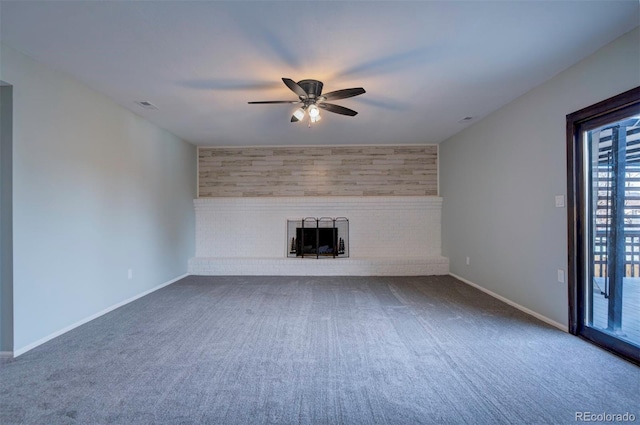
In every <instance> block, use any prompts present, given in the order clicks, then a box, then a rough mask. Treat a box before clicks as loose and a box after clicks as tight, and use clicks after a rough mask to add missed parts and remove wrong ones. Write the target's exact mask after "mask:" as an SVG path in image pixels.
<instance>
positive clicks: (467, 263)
mask: <svg viewBox="0 0 640 425" xmlns="http://www.w3.org/2000/svg"><path fill="white" fill-rule="evenodd" d="M469 264H470V263H469V257H467V266H468V265H469Z"/></svg>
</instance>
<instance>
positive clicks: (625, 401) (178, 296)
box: [0, 276, 640, 425]
mask: <svg viewBox="0 0 640 425" xmlns="http://www.w3.org/2000/svg"><path fill="white" fill-rule="evenodd" d="M639 401H640V368H638V367H637V366H634V365H632V364H630V363H628V362H625V361H624V360H621V359H619V358H617V357H615V356H613V355H611V354H610V353H607V352H606V351H603V350H601V349H599V348H597V347H595V346H593V345H591V344H588V343H586V342H584V341H582V340H581V339H579V338H576V337H574V336H571V335H568V334H566V333H564V332H561V331H559V330H557V329H554V328H552V327H550V326H547V325H546V324H544V323H542V322H539V321H538V320H536V319H534V318H531V317H530V316H527V315H525V314H523V313H521V312H519V311H517V310H515V309H513V308H511V307H509V306H507V305H505V304H503V303H501V302H499V301H497V300H495V299H493V298H491V297H489V296H487V295H485V294H483V293H482V292H480V291H478V290H476V289H474V288H471V287H469V286H467V285H465V284H463V283H461V282H459V281H457V280H455V279H453V278H452V277H448V276H440V277H436V276H430V277H257V276H252V277H249V276H247V277H196V276H192V277H188V278H185V279H183V280H181V281H179V282H177V283H175V284H173V285H170V286H168V287H165V288H163V289H161V290H159V291H156V292H154V293H152V294H150V295H148V296H146V297H144V298H141V299H139V300H137V301H135V302H133V303H131V304H128V305H126V306H124V307H121V308H119V309H117V310H115V311H113V312H111V313H109V314H107V315H105V316H102V317H100V318H98V319H96V320H94V321H92V322H90V323H87V324H85V325H83V326H81V327H79V328H76V329H74V330H72V331H70V332H68V333H66V334H64V335H62V336H60V337H58V338H56V339H54V340H52V341H49V342H48V343H46V344H43V345H42V346H39V347H37V348H35V349H34V350H32V351H29V352H28V353H25V354H24V355H22V356H20V357H18V358H17V359H15V360H13V361H10V362H6V363H3V364H1V365H0V423H1V424H3V425H8V424H30V425H31V424H132V425H133V424H446V423H450V424H461V423H468V424H565V423H566V424H574V423H576V421H575V418H576V412H591V413H592V414H601V413H610V414H613V413H625V412H629V413H631V414H633V415H635V417H636V421H640V411H639V408H638V406H639V405H640V403H639Z"/></svg>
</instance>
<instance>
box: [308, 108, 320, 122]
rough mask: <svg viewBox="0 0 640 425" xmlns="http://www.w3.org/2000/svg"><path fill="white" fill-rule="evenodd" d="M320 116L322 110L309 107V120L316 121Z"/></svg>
mask: <svg viewBox="0 0 640 425" xmlns="http://www.w3.org/2000/svg"><path fill="white" fill-rule="evenodd" d="M319 116H320V109H318V107H317V106H316V105H311V106H309V118H311V119H314V118H317V117H319ZM316 121H317V120H316Z"/></svg>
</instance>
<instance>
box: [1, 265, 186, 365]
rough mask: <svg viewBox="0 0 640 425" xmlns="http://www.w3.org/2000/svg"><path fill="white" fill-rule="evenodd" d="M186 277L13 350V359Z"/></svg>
mask: <svg viewBox="0 0 640 425" xmlns="http://www.w3.org/2000/svg"><path fill="white" fill-rule="evenodd" d="M187 276H189V273H185V274H183V275H182V276H178V277H176V278H175V279H171V280H170V281H168V282H164V283H161V284H160V285H158V286H156V287H153V288H151V289H149V290H147V291H144V292H142V293H140V294H138V295H134V296H133V297H131V298H128V299H126V300H124V301H121V302H119V303H117V304H114V305H112V306H111V307H107V308H105V309H104V310H102V311H99V312H97V313H96V314H92V315H91V316H89V317H86V318H84V319H82V320H80V321H78V322H76V323H74V324H72V325H69V326H67V327H65V328H62V329H60V330H59V331H56V332H54V333H52V334H50V335H47V336H45V337H44V338H40V339H39V340H37V341H35V342H32V343H31V344H28V345H26V346H24V347H22V348H19V349H17V350H15V351H14V352H13V356H14V357H18V356H20V355H22V354H24V353H26V352H27V351H29V350H33V349H34V348H36V347H37V346H39V345H42V344H44V343H45V342H47V341H50V340H52V339H53V338H56V337H58V336H60V335H62V334H64V333H67V332H69V331H70V330H72V329H75V328H77V327H78V326H81V325H84V324H85V323H87V322H90V321H92V320H93V319H97V318H98V317H100V316H104V315H105V314H107V313H109V312H111V311H113V310H115V309H116V308H118V307H122V306H123V305H126V304H129V303H130V302H133V301H135V300H137V299H138V298H142V297H144V296H145V295H149V294H150V293H152V292H155V291H157V290H158V289H161V288H164V287H165V286H168V285H171V284H172V283H174V282H177V281H179V280H180V279H183V278H185V277H187Z"/></svg>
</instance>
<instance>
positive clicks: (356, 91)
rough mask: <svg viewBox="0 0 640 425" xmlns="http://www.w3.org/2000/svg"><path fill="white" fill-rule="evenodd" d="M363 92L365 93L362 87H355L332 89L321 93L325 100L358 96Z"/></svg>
mask: <svg viewBox="0 0 640 425" xmlns="http://www.w3.org/2000/svg"><path fill="white" fill-rule="evenodd" d="M363 93H366V91H364V89H363V88H362V87H356V88H353V89H343V90H336V91H332V92H329V93H326V94H323V95H322V97H324V98H325V99H326V100H337V99H346V98H347V97H353V96H358V95H361V94H363Z"/></svg>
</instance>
